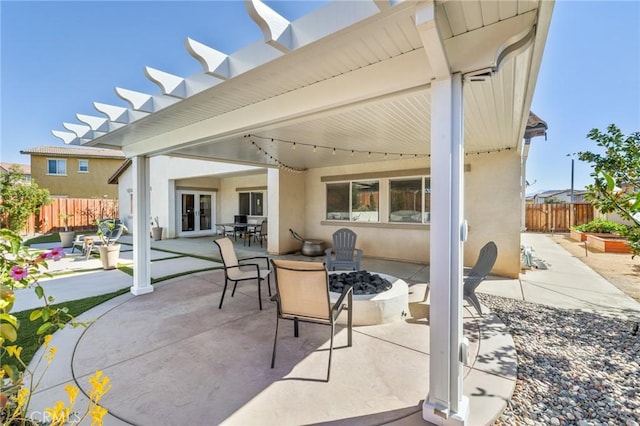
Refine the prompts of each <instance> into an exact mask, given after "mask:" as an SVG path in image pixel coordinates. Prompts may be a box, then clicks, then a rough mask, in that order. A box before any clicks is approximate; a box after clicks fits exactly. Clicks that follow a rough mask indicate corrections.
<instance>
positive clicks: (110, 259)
mask: <svg viewBox="0 0 640 426" xmlns="http://www.w3.org/2000/svg"><path fill="white" fill-rule="evenodd" d="M126 230H127V228H126V227H125V226H124V224H123V223H120V221H117V220H115V219H105V220H101V221H98V233H97V234H98V238H99V239H100V243H99V245H98V252H99V253H100V260H101V261H102V268H103V269H115V268H116V267H117V266H118V259H119V258H120V243H118V239H119V238H120V236H121V235H122V233H123V232H124V231H126Z"/></svg>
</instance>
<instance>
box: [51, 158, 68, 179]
mask: <svg viewBox="0 0 640 426" xmlns="http://www.w3.org/2000/svg"><path fill="white" fill-rule="evenodd" d="M52 161H55V163H56V172H55V173H51V167H50V164H51V162H52ZM61 163H62V164H64V173H59V172H58V170H59V169H60V167H59V164H61ZM47 176H67V159H66V158H47Z"/></svg>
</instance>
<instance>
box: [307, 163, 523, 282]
mask: <svg viewBox="0 0 640 426" xmlns="http://www.w3.org/2000/svg"><path fill="white" fill-rule="evenodd" d="M428 167H429V163H428V161H425V160H424V159H411V160H399V161H384V162H378V163H371V164H364V165H359V166H342V167H327V168H321V169H315V170H310V171H308V172H307V173H306V185H305V194H306V195H305V200H306V201H305V205H306V210H305V211H306V223H305V228H304V235H305V236H307V237H308V238H318V239H323V240H325V241H327V242H331V236H332V234H333V232H335V231H336V230H337V229H339V228H341V227H348V228H351V229H353V230H354V231H355V232H356V233H357V234H358V244H357V246H358V248H361V249H363V250H364V254H365V256H372V257H378V258H385V259H397V260H404V261H409V262H417V263H428V262H429V255H430V247H429V246H430V244H429V238H430V225H421V224H411V225H409V224H403V223H376V224H366V223H356V222H338V221H327V220H325V203H326V200H325V199H326V190H325V184H324V183H323V182H321V178H322V177H323V176H333V175H349V174H355V173H366V172H377V173H383V172H391V171H398V172H401V171H403V170H407V169H419V168H428ZM465 167H466V168H467V169H468V170H467V171H465V173H464V178H465V218H466V219H467V221H468V223H469V235H468V240H467V242H466V243H465V245H464V264H465V266H472V265H473V264H474V263H475V261H476V259H477V256H478V253H479V251H480V249H481V248H482V246H483V245H484V244H485V243H486V242H487V241H491V240H492V241H495V242H496V244H497V246H498V251H499V254H498V261H497V262H496V265H495V267H494V269H493V271H494V273H496V274H499V275H503V276H508V277H517V276H518V273H519V272H520V218H521V214H520V211H521V210H520V208H521V201H520V158H519V155H518V153H516V152H515V151H505V152H501V153H492V154H482V155H472V156H467V157H465ZM387 182H388V179H382V180H381V181H380V218H381V221H386V220H387V219H386V216H387V212H388V209H387V206H388V202H389V201H388V200H389V198H388V191H387V188H388V184H387Z"/></svg>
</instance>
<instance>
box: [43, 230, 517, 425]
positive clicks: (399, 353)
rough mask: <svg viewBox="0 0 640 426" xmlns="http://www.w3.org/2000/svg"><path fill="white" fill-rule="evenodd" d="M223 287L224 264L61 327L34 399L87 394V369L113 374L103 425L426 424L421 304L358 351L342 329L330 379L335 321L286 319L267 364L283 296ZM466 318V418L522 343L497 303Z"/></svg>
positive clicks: (410, 272)
mask: <svg viewBox="0 0 640 426" xmlns="http://www.w3.org/2000/svg"><path fill="white" fill-rule="evenodd" d="M153 247H154V248H155V249H158V250H171V251H176V252H181V253H193V254H198V255H200V256H215V255H216V253H215V252H214V244H212V243H211V237H207V238H206V239H200V238H194V239H178V240H164V241H158V242H154V243H153ZM237 250H238V251H239V252H241V253H240V254H239V255H240V256H242V254H244V255H247V254H253V255H255V254H256V252H259V250H260V249H259V246H258V247H253V246H252V247H251V248H248V247H246V248H244V247H242V246H241V245H238V246H237ZM243 251H244V252H243ZM288 257H292V258H296V256H295V255H294V256H288ZM179 259H183V260H184V259H190V258H188V257H186V258H179ZM179 259H169V260H174V261H178V260H179ZM315 260H317V261H321V260H322V259H321V258H316V259H315ZM167 261H168V260H166V259H164V260H163V259H162V256H158V257H157V260H156V261H154V262H153V263H152V271H153V269H154V264H155V263H156V262H157V263H163V262H167ZM184 264H185V262H184V261H183V265H184ZM175 267H179V265H177V264H176V265H175ZM363 268H366V269H367V270H371V271H376V272H383V273H386V274H389V275H395V276H397V277H399V278H402V279H404V280H405V281H406V282H407V283H409V284H410V285H411V284H414V283H416V282H426V281H428V267H425V265H418V264H404V263H400V262H392V261H385V260H376V259H365V261H364V266H363ZM182 270H183V271H184V269H182ZM114 272H115V271H105V272H103V273H102V274H108V273H114ZM60 279H64V278H60ZM223 284H224V275H223V273H222V271H219V270H216V271H207V272H200V273H195V274H191V275H186V276H181V277H178V278H173V279H170V280H167V281H164V282H162V283H159V284H156V285H154V292H153V293H150V294H146V295H142V296H137V297H134V296H132V295H131V294H125V295H122V296H119V297H117V298H115V299H112V300H110V301H108V302H107V303H105V304H103V305H100V306H98V307H96V308H94V309H93V310H91V311H89V312H87V313H85V314H84V315H82V316H81V317H80V318H79V319H80V320H92V321H93V322H92V323H91V325H90V326H89V327H88V328H87V329H80V328H78V329H65V330H64V331H63V332H61V333H57V334H56V335H55V337H54V339H53V344H54V345H56V346H57V347H58V354H57V355H56V359H55V361H54V365H53V366H52V368H51V369H50V371H49V372H47V375H46V376H45V380H44V381H43V383H42V386H41V390H40V391H39V392H37V393H36V394H34V396H33V399H32V407H43V406H50V405H51V404H52V403H53V402H55V401H56V400H57V399H59V398H60V397H61V395H64V391H63V390H62V388H63V387H64V386H65V385H66V384H67V383H71V382H75V383H77V384H78V385H79V386H80V387H81V389H82V390H83V391H84V392H85V393H86V392H88V377H89V376H90V375H92V374H93V373H94V372H95V371H96V370H102V371H103V372H104V374H106V375H107V376H109V377H110V379H111V383H112V389H111V391H110V392H109V393H108V394H107V395H106V396H105V397H104V399H103V400H102V401H101V403H102V404H103V406H104V407H106V408H107V409H108V410H109V414H108V416H107V418H106V419H105V425H122V424H135V425H178V424H207V425H208V424H211V425H213V424H230V425H298V424H336V425H337V424H341V425H360V424H366V425H369V424H398V425H414V424H415V425H422V424H425V422H424V420H422V402H423V401H424V399H425V397H426V396H427V394H428V389H429V323H428V319H426V318H420V317H419V315H418V314H416V317H415V318H411V317H410V318H407V319H406V320H404V321H398V322H395V323H391V324H384V325H377V326H364V327H355V328H354V340H353V346H352V347H351V348H347V347H345V344H346V330H344V329H342V328H338V331H337V333H336V341H335V345H336V349H334V354H333V361H332V367H331V380H330V381H329V382H325V381H324V379H325V377H326V368H327V359H328V339H329V333H330V328H329V327H326V326H319V325H311V324H301V333H300V337H299V338H298V339H296V338H294V337H293V325H292V324H291V322H289V321H284V322H281V324H280V331H279V340H278V356H277V359H276V368H275V369H271V368H270V360H271V350H272V345H273V334H274V327H275V304H274V303H273V302H270V301H269V300H268V296H267V292H266V291H265V290H266V289H264V288H263V304H264V306H265V309H264V310H263V311H259V310H258V303H257V300H256V299H257V289H256V287H257V286H256V285H255V283H252V282H248V283H241V284H240V285H239V286H238V290H237V292H236V294H235V297H233V298H231V297H230V295H229V293H227V296H226V297H225V303H224V306H223V309H221V310H219V309H218V308H217V306H218V302H219V300H220V295H221V291H222V286H223ZM272 287H273V283H272ZM415 312H420V310H419V309H418V310H414V313H415ZM464 324H465V325H464V328H465V336H466V337H468V338H469V340H470V342H471V351H470V354H471V357H470V358H471V362H470V364H469V366H468V367H465V377H464V392H465V394H466V395H467V396H469V397H470V404H471V406H470V412H471V418H470V419H469V423H468V424H470V425H482V424H491V423H492V422H493V420H494V419H495V418H496V417H497V416H499V414H500V413H501V412H502V410H503V409H504V407H505V405H506V402H507V401H508V400H509V398H510V396H511V394H512V392H513V389H514V386H515V376H516V369H517V365H516V353H515V349H514V344H513V341H512V339H511V336H510V335H509V333H508V331H507V330H506V328H505V327H504V325H503V324H502V323H501V322H500V321H499V320H498V319H497V318H496V317H495V316H494V315H493V314H491V313H486V314H485V315H484V317H482V318H479V317H475V316H474V315H473V314H472V313H471V311H469V310H468V309H466V310H465V318H464ZM78 406H79V407H81V406H82V402H81V401H80V402H78Z"/></svg>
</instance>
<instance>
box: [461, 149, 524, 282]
mask: <svg viewBox="0 0 640 426" xmlns="http://www.w3.org/2000/svg"><path fill="white" fill-rule="evenodd" d="M465 164H469V165H470V166H471V171H470V172H467V173H465V217H466V218H467V221H468V224H469V238H468V241H467V242H466V243H465V246H464V256H465V265H467V266H472V265H473V264H474V263H475V261H476V259H477V257H478V253H479V252H480V249H481V248H482V246H483V245H484V244H485V243H486V242H488V241H494V242H495V243H496V245H497V246H498V260H497V262H496V264H495V266H494V268H493V272H494V273H496V274H498V275H502V276H507V277H512V278H516V277H517V276H518V274H519V273H520V219H521V215H520V212H521V208H522V203H521V199H520V157H519V154H518V153H517V152H515V151H503V152H498V153H492V154H480V155H470V156H467V157H465Z"/></svg>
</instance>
